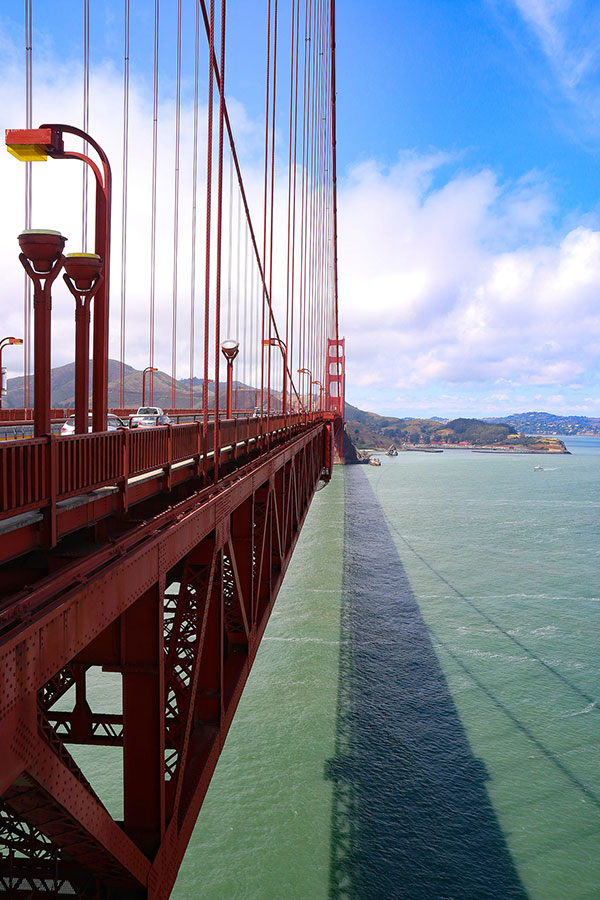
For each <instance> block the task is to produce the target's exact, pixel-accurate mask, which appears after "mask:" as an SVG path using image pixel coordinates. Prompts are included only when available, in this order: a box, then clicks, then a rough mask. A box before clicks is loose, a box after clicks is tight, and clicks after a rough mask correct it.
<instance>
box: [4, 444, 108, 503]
mask: <svg viewBox="0 0 600 900" xmlns="http://www.w3.org/2000/svg"><path fill="white" fill-rule="evenodd" d="M22 443H29V442H22ZM121 448H122V440H121V435H120V434H119V433H117V432H112V433H110V434H105V433H102V434H73V435H68V436H65V437H53V438H52V439H51V449H54V455H55V457H56V466H57V478H56V488H57V489H56V497H57V499H60V500H63V499H65V498H66V497H72V496H73V495H74V494H80V493H82V492H85V491H93V490H94V489H95V488H98V487H102V486H103V485H105V484H111V483H113V482H115V481H117V480H118V479H119V478H122V477H123V459H122V449H121ZM3 449H4V448H3Z"/></svg>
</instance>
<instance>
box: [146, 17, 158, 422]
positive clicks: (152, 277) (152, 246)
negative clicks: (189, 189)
mask: <svg viewBox="0 0 600 900" xmlns="http://www.w3.org/2000/svg"><path fill="white" fill-rule="evenodd" d="M159 24H160V0H154V84H153V106H152V175H151V197H152V199H151V206H152V212H151V223H150V334H149V352H148V362H149V364H150V366H151V367H154V314H155V312H154V309H155V298H156V177H157V163H158V36H159ZM149 375H150V385H149V397H150V404H151V405H152V404H153V403H154V372H152V370H151V371H150V372H149Z"/></svg>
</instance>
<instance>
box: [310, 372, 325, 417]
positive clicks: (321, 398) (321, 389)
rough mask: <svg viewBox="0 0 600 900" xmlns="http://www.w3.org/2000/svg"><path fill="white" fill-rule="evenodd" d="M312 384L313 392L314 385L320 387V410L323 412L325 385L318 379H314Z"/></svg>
mask: <svg viewBox="0 0 600 900" xmlns="http://www.w3.org/2000/svg"><path fill="white" fill-rule="evenodd" d="M310 384H311V392H312V385H313V384H318V385H319V388H320V403H319V408H320V410H322V409H323V385H322V384H321V382H320V381H318V380H317V379H316V378H315V379H313V380H312V381H311V383H310ZM315 405H316V402H315Z"/></svg>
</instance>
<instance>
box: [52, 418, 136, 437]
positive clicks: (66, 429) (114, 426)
mask: <svg viewBox="0 0 600 900" xmlns="http://www.w3.org/2000/svg"><path fill="white" fill-rule="evenodd" d="M120 428H129V426H128V424H127V422H124V421H123V419H120V418H119V416H115V415H114V414H113V413H109V414H108V416H107V417H106V430H107V431H118V430H119V429H120ZM91 430H92V414H91V413H90V414H89V416H88V431H91ZM60 433H61V434H63V435H64V434H75V416H69V418H68V419H67V420H66V422H65V423H64V425H63V426H62V428H61V429H60Z"/></svg>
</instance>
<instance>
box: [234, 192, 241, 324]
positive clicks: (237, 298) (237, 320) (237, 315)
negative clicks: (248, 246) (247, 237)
mask: <svg viewBox="0 0 600 900" xmlns="http://www.w3.org/2000/svg"><path fill="white" fill-rule="evenodd" d="M241 207H242V198H241V197H240V194H239V193H238V195H237V266H236V281H235V290H236V296H235V335H234V337H235V339H236V341H239V339H240V272H241V259H240V246H241V240H242V233H241V227H242V209H241Z"/></svg>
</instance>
